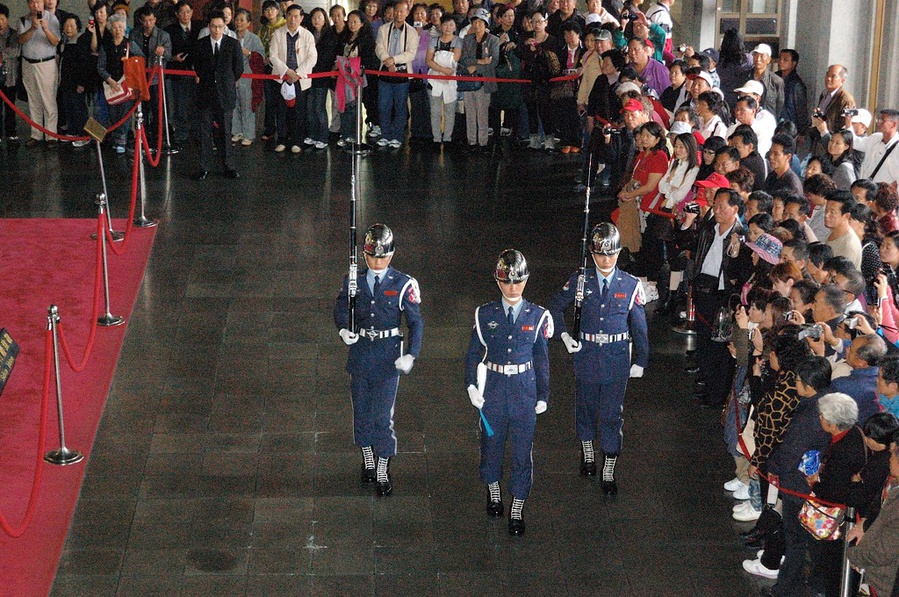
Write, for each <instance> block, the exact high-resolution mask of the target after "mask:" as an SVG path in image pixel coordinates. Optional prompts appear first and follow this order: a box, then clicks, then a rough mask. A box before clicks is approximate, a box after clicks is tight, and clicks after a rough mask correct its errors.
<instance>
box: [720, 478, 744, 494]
mask: <svg viewBox="0 0 899 597" xmlns="http://www.w3.org/2000/svg"><path fill="white" fill-rule="evenodd" d="M741 485H743V482H742V481H740V477H734V478H733V479H731V480H730V481H728V482H727V483H725V484H724V491H736V490H738V489H739V488H740V486H741Z"/></svg>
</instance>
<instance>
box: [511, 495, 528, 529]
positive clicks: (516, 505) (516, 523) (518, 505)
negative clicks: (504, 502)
mask: <svg viewBox="0 0 899 597" xmlns="http://www.w3.org/2000/svg"><path fill="white" fill-rule="evenodd" d="M523 508H524V500H520V499H518V498H513V499H512V507H511V508H510V509H509V534H510V535H512V536H513V537H520V536H521V535H524V518H523V517H522V515H521V510H522V509H523Z"/></svg>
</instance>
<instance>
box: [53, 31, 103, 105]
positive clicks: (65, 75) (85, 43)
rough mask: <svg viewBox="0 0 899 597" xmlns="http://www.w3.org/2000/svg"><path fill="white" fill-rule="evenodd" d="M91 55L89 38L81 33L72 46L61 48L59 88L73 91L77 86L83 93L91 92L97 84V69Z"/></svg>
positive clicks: (67, 45) (88, 35)
mask: <svg viewBox="0 0 899 597" xmlns="http://www.w3.org/2000/svg"><path fill="white" fill-rule="evenodd" d="M96 66H97V65H96V63H95V61H94V58H93V56H92V55H91V36H90V34H89V33H83V34H81V36H80V37H79V38H78V40H77V41H76V42H75V43H73V44H68V43H67V44H65V45H64V46H62V53H61V54H60V56H59V88H60V89H63V90H67V91H74V90H75V88H76V87H78V86H79V85H80V86H81V87H84V93H88V92H90V91H93V90H94V89H95V88H96V84H97V76H96V73H97V68H96Z"/></svg>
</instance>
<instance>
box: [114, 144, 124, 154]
mask: <svg viewBox="0 0 899 597" xmlns="http://www.w3.org/2000/svg"><path fill="white" fill-rule="evenodd" d="M115 152H116V153H117V154H119V155H122V154H124V153H125V146H124V145H116V146H115Z"/></svg>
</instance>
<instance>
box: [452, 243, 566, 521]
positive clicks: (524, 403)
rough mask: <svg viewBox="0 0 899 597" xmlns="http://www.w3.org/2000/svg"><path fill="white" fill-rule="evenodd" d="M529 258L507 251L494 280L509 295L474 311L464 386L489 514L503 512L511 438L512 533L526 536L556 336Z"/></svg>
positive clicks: (501, 255)
mask: <svg viewBox="0 0 899 597" xmlns="http://www.w3.org/2000/svg"><path fill="white" fill-rule="evenodd" d="M528 275H529V273H528V264H527V261H525V259H524V255H522V254H521V253H520V252H518V251H516V250H514V249H508V250H506V251H503V252H502V253H501V254H500V256H499V262H498V263H497V264H496V270H495V273H494V277H495V278H496V281H497V283H498V284H499V289H500V292H501V293H502V300H499V301H494V302H492V303H487V304H486V305H481V306H480V307H478V308H477V309H476V310H475V322H474V329H473V330H472V332H471V343H470V344H469V346H468V354H467V355H466V358H465V385H466V386H467V388H468V396H469V398H470V400H471V403H472V404H473V405H474V407H475V408H477V409H479V410H480V411H481V420H482V426H481V465H480V475H481V480H482V481H483V482H484V483H486V484H487V489H488V491H489V496H490V498H489V502H488V503H487V514H488V515H490V516H492V517H500V516H502V515H503V502H502V497H501V494H500V488H499V482H500V479H502V476H503V457H504V455H505V451H506V439H507V438H508V439H509V440H510V441H511V443H512V474H511V475H510V479H509V486H510V487H509V489H510V491H511V493H512V498H513V499H512V506H511V508H510V510H509V534H510V535H513V536H515V535H523V534H524V519H523V518H522V508H523V507H524V501H525V500H526V499H527V497H528V494H529V493H530V491H531V483H532V477H533V459H532V454H531V452H532V450H533V446H534V427H535V426H536V423H537V415H538V414H540V413H542V412H544V411H546V404H547V402H548V401H549V356H548V352H547V338H550V337H551V336H552V334H553V320H552V317H551V316H550V314H549V311H547V310H546V309H544V308H543V307H540V306H538V305H535V304H533V303H530V302H528V301H526V300H524V298H522V293H523V292H524V287H525V285H526V284H527V280H528Z"/></svg>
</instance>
